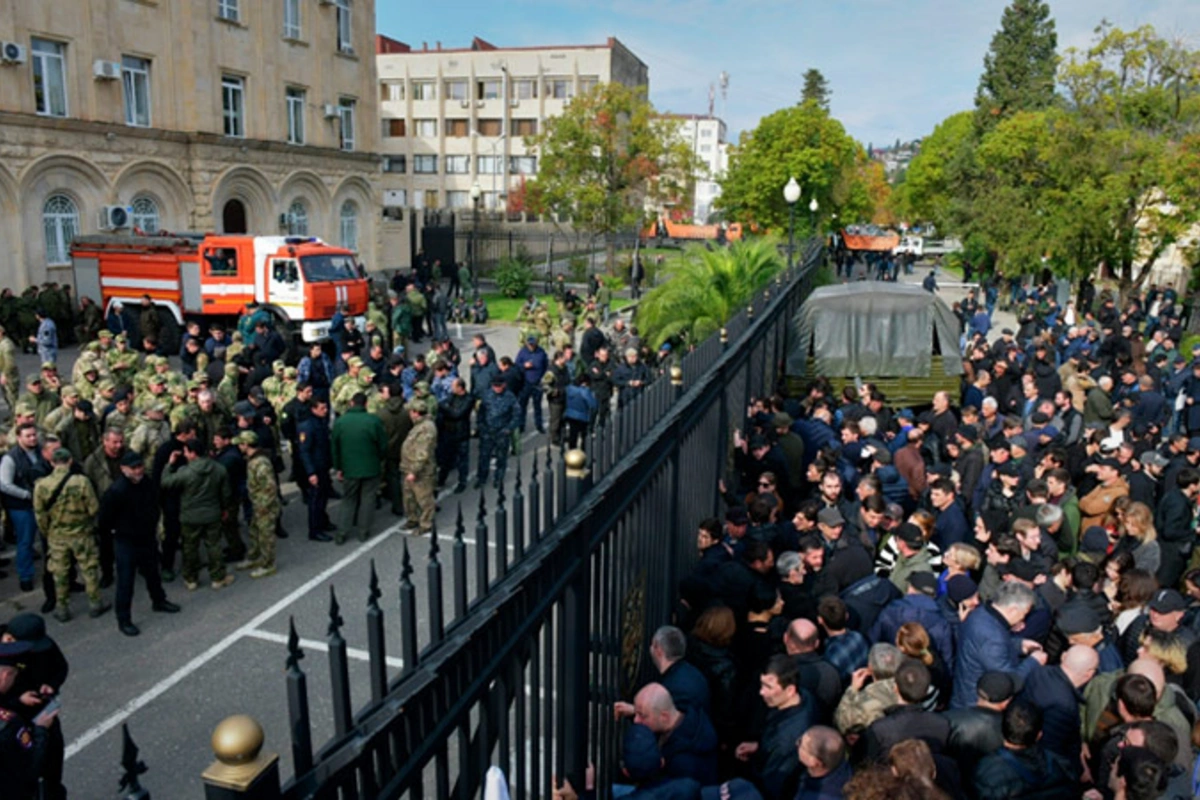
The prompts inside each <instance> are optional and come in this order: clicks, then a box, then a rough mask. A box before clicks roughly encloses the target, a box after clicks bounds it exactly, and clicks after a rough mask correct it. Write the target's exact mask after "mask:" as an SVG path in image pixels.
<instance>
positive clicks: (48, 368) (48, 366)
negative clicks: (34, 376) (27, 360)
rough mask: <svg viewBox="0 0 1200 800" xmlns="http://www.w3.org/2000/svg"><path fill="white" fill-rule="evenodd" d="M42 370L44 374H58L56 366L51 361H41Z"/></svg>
mask: <svg viewBox="0 0 1200 800" xmlns="http://www.w3.org/2000/svg"><path fill="white" fill-rule="evenodd" d="M42 370H43V371H45V372H58V365H56V364H55V363H54V362H53V361H43V362H42Z"/></svg>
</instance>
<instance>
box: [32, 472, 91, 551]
mask: <svg viewBox="0 0 1200 800" xmlns="http://www.w3.org/2000/svg"><path fill="white" fill-rule="evenodd" d="M63 481H66V483H65V484H64V485H63V487H62V491H60V492H58V497H57V498H56V499H55V500H54V504H53V505H51V504H50V500H51V498H52V496H53V495H54V493H55V491H56V490H57V489H58V487H59V484H60V483H63ZM33 513H34V516H36V517H37V524H38V528H39V529H41V530H42V531H43V532H45V534H46V536H48V537H52V536H90V535H91V533H92V531H93V529H94V528H95V524H96V515H97V514H99V513H100V501H99V500H97V499H96V490H95V489H93V488H92V483H91V481H89V480H88V478H87V476H86V475H84V474H83V473H82V472H71V471H70V470H69V468H68V467H67V466H65V465H60V466H57V467H55V468H54V471H53V472H51V473H50V474H49V475H47V476H46V477H44V478H41V479H39V480H38V482H37V483H35V484H34V485H33Z"/></svg>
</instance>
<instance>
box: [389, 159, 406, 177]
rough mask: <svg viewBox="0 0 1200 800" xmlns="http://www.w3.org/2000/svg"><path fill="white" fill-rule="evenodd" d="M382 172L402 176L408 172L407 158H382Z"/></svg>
mask: <svg viewBox="0 0 1200 800" xmlns="http://www.w3.org/2000/svg"><path fill="white" fill-rule="evenodd" d="M383 171H384V172H392V173H396V174H399V175H403V174H404V173H405V172H407V171H408V157H407V156H384V157H383Z"/></svg>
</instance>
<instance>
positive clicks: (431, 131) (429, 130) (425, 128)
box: [413, 119, 438, 139]
mask: <svg viewBox="0 0 1200 800" xmlns="http://www.w3.org/2000/svg"><path fill="white" fill-rule="evenodd" d="M413 128H414V129H415V130H414V133H416V135H417V136H425V137H427V138H430V139H435V138H437V135H438V131H437V120H436V119H415V120H413Z"/></svg>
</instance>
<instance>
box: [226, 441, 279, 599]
mask: <svg viewBox="0 0 1200 800" xmlns="http://www.w3.org/2000/svg"><path fill="white" fill-rule="evenodd" d="M233 441H234V443H235V444H237V446H238V448H239V449H241V451H242V455H243V456H245V457H246V493H247V495H248V496H249V497H250V505H251V506H252V507H253V513H252V514H251V517H250V526H249V534H250V551H249V552H248V553H247V554H246V560H247V561H249V562H251V564H252V569H251V571H250V577H251V578H265V577H267V576H268V575H274V574H275V526H276V524H277V523H278V521H279V514H280V512H281V511H282V510H283V509H282V507H281V505H280V500H279V482H278V480H277V479H276V477H275V467H274V466H273V465H272V464H271V458H270V456H268V455H267V454H266V453H264V452H263V451H261V450H259V448H258V434H256V433H255V432H254V431H242V432H241V433H239V434H238V435H237V436H235V437H234V438H233Z"/></svg>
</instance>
